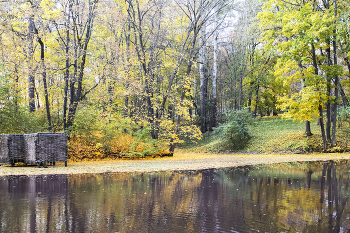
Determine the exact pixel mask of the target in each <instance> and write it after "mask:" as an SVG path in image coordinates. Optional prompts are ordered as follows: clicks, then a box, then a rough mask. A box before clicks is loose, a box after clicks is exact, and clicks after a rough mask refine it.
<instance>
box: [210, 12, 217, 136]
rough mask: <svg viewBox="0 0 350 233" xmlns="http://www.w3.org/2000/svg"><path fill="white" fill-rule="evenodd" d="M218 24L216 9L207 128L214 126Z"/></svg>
mask: <svg viewBox="0 0 350 233" xmlns="http://www.w3.org/2000/svg"><path fill="white" fill-rule="evenodd" d="M218 26H219V19H218V12H217V11H216V14H215V32H214V54H213V55H214V61H213V83H212V84H213V86H212V88H213V90H212V93H213V96H212V100H211V111H210V124H209V127H210V128H209V129H210V130H213V127H216V112H217V108H216V89H217V88H216V87H217V73H218V62H217V60H218V34H219V33H218Z"/></svg>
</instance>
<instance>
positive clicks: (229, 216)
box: [0, 161, 350, 232]
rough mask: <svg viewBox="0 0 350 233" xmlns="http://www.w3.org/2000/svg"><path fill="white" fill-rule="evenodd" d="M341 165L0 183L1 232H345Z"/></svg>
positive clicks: (349, 211) (344, 168)
mask: <svg viewBox="0 0 350 233" xmlns="http://www.w3.org/2000/svg"><path fill="white" fill-rule="evenodd" d="M349 167H350V166H349V164H348V162H347V161H338V162H337V163H336V162H333V161H329V162H308V163H287V164H285V163H284V164H273V165H259V166H255V167H253V166H247V167H239V168H227V169H219V170H214V169H213V170H203V171H186V172H160V173H120V174H84V175H52V176H29V177H28V176H10V177H2V178H0V187H1V189H0V210H1V211H0V220H1V223H0V232H165V231H166V232H230V231H237V232H251V231H262V232H280V231H291V232H293V231H295V232H346V231H347V229H350V220H349V218H350V206H349V204H348V197H349V194H350V192H349V171H350V170H349Z"/></svg>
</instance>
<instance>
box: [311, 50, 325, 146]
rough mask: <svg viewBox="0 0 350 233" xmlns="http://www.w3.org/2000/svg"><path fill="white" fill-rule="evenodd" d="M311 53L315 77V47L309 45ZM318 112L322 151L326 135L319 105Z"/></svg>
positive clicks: (316, 71)
mask: <svg viewBox="0 0 350 233" xmlns="http://www.w3.org/2000/svg"><path fill="white" fill-rule="evenodd" d="M311 53H312V62H313V67H314V70H315V75H318V66H317V60H316V52H315V46H314V45H313V44H311ZM318 112H319V123H320V128H321V135H322V146H323V149H326V148H327V139H326V134H325V130H324V123H323V108H322V105H321V103H319V105H318Z"/></svg>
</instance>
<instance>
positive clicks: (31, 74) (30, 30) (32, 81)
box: [28, 15, 35, 112]
mask: <svg viewBox="0 0 350 233" xmlns="http://www.w3.org/2000/svg"><path fill="white" fill-rule="evenodd" d="M33 41H34V16H33V15H31V16H29V26H28V42H29V47H28V64H29V66H28V71H29V76H28V83H29V87H28V100H29V111H30V112H34V111H35V78H34V71H33V65H34V64H33V56H34V42H33Z"/></svg>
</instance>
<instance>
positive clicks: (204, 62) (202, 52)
mask: <svg viewBox="0 0 350 233" xmlns="http://www.w3.org/2000/svg"><path fill="white" fill-rule="evenodd" d="M205 34H206V27H205V25H203V28H202V34H201V36H200V42H199V44H200V46H202V47H201V48H200V64H199V77H200V106H201V132H202V133H205V132H206V131H207V127H206V109H205V105H206V98H205V97H206V93H205V89H206V85H205V83H206V82H205V81H206V80H205V79H206V65H207V60H206V42H205V41H206V38H205Z"/></svg>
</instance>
